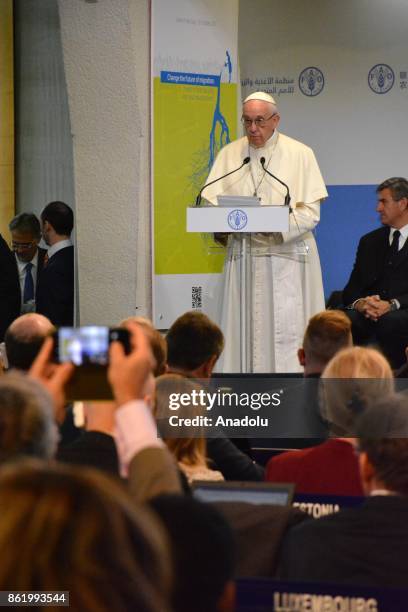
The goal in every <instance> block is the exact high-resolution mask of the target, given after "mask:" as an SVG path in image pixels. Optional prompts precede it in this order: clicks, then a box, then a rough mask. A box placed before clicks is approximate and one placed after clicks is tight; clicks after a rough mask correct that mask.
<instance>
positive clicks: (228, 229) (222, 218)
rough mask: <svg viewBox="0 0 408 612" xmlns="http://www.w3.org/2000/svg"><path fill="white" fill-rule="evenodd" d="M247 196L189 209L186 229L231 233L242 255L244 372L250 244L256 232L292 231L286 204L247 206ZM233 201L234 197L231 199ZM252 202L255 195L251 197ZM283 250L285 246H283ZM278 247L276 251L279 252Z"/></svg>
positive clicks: (246, 366) (244, 367)
mask: <svg viewBox="0 0 408 612" xmlns="http://www.w3.org/2000/svg"><path fill="white" fill-rule="evenodd" d="M245 199H246V198H243V197H236V198H235V201H236V203H237V205H236V206H199V207H189V208H187V232H196V233H213V234H216V233H221V234H225V233H228V234H232V239H230V245H229V248H230V249H231V251H232V252H233V253H234V257H235V256H236V257H237V258H239V261H240V266H239V275H240V304H239V307H240V330H239V333H240V345H241V372H243V373H248V372H251V371H252V366H251V359H250V351H251V333H250V330H251V326H250V317H251V307H250V305H251V294H252V286H251V273H250V270H249V267H248V262H249V257H248V252H249V245H250V244H251V236H252V235H253V234H269V233H275V232H288V231H289V208H288V207H287V206H266V205H260V204H258V205H256V206H252V205H251V206H246V205H245V204H243V202H244V201H245ZM230 200H231V198H230ZM249 200H250V201H253V199H252V198H249ZM282 249H283V250H282V252H284V246H283V247H282ZM279 250H280V246H279V245H277V246H276V250H275V251H274V252H276V253H277V252H279Z"/></svg>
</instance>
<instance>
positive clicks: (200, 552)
mask: <svg viewBox="0 0 408 612" xmlns="http://www.w3.org/2000/svg"><path fill="white" fill-rule="evenodd" d="M150 503H151V507H152V509H153V510H154V511H155V512H156V513H157V515H158V516H159V518H160V519H161V520H162V521H163V525H164V526H165V528H166V530H167V532H168V535H169V537H170V543H171V551H172V556H173V562H174V590H173V595H172V606H173V608H172V609H173V610H174V612H192V611H193V610H194V612H233V610H235V585H234V582H233V577H234V565H235V563H234V558H235V547H234V539H233V534H232V531H231V528H230V526H229V525H228V523H227V521H226V519H225V518H224V517H223V516H222V514H221V513H220V512H219V511H217V510H216V508H214V507H213V506H212V505H210V504H204V503H202V502H199V501H197V500H195V499H193V498H191V497H188V496H185V497H182V496H179V495H178V496H175V495H171V496H168V495H163V496H160V497H158V498H156V499H153V500H152V501H151V502H150Z"/></svg>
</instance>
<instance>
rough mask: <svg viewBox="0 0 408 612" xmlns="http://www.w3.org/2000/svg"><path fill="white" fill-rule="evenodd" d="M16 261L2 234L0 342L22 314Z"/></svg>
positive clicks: (0, 237) (0, 255) (0, 247)
mask: <svg viewBox="0 0 408 612" xmlns="http://www.w3.org/2000/svg"><path fill="white" fill-rule="evenodd" d="M15 270H16V261H15V258H14V255H13V253H12V252H11V251H10V249H9V247H8V245H7V242H6V241H5V240H4V238H3V236H1V235H0V342H3V339H4V334H5V333H6V329H7V328H8V326H9V325H10V324H11V323H12V322H13V321H14V319H15V318H16V317H18V315H19V314H20V307H21V294H20V288H19V286H18V284H17V283H16V278H15V276H16V272H15Z"/></svg>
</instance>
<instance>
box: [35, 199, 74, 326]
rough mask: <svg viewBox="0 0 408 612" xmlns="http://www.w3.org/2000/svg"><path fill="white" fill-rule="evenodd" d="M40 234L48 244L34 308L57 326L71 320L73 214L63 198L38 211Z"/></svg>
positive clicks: (72, 302)
mask: <svg viewBox="0 0 408 612" xmlns="http://www.w3.org/2000/svg"><path fill="white" fill-rule="evenodd" d="M41 222H42V235H43V238H44V240H45V242H46V243H47V245H48V246H49V249H48V252H47V256H46V258H45V260H44V267H43V270H42V273H41V274H40V278H39V282H38V289H37V300H36V301H37V312H39V313H40V314H43V315H45V316H46V317H48V319H50V321H51V322H52V323H53V324H54V325H57V326H61V325H66V326H71V325H73V323H74V247H73V246H72V242H71V239H70V236H71V233H72V230H73V227H74V215H73V212H72V210H71V208H70V207H69V206H67V204H64V202H51V203H50V204H48V205H47V206H46V207H45V208H44V210H43V211H42V213H41Z"/></svg>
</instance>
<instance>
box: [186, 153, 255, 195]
mask: <svg viewBox="0 0 408 612" xmlns="http://www.w3.org/2000/svg"><path fill="white" fill-rule="evenodd" d="M250 161H251V158H250V157H245V159H244V160H243V162H242V164H241V165H240V166H239V168H235V170H231V172H227V174H223V175H222V176H220V177H218V178H216V179H214V180H213V181H210V182H209V183H206V184H205V185H204V187H202V188H201V189H200V191H199V192H198V196H197V198H196V203H195V205H196V206H200V204H201V199H202V198H201V194H202V193H203V191H204V189H205V188H206V187H209V186H210V185H212V184H213V183H216V182H217V181H220V180H221V179H223V178H225V177H227V176H229V175H230V174H234V172H238V170H241V168H243V167H244V166H245V165H246V164H248V163H249V162H250Z"/></svg>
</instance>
